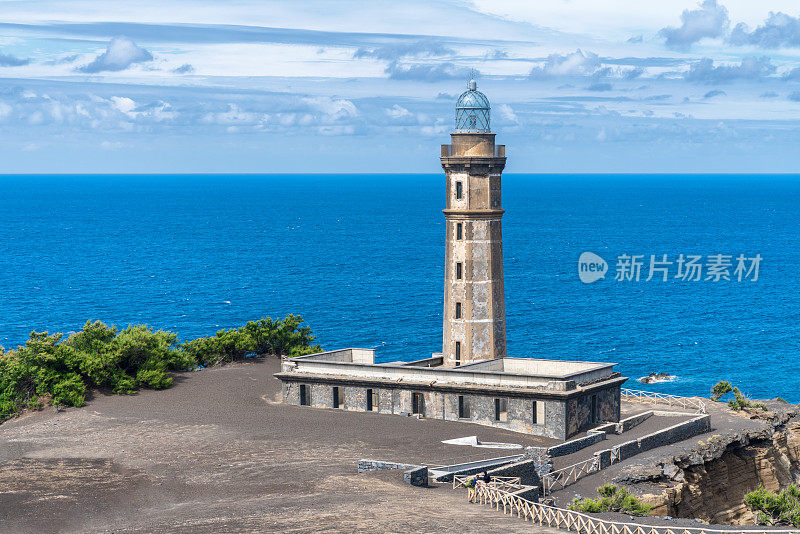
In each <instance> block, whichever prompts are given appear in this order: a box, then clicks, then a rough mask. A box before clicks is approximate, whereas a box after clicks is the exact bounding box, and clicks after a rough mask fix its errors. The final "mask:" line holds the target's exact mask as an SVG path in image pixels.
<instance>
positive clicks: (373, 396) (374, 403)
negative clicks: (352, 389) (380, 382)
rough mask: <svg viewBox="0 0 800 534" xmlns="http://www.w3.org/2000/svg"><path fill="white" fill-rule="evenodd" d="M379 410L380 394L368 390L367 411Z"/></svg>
mask: <svg viewBox="0 0 800 534" xmlns="http://www.w3.org/2000/svg"><path fill="white" fill-rule="evenodd" d="M377 409H378V392H377V391H375V390H374V389H368V390H367V411H368V412H372V411H375V410H377Z"/></svg>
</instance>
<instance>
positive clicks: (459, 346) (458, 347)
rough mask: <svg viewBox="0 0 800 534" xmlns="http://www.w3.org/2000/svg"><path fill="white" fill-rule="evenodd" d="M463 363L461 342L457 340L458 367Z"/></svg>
mask: <svg viewBox="0 0 800 534" xmlns="http://www.w3.org/2000/svg"><path fill="white" fill-rule="evenodd" d="M459 365H461V342H460V341H456V367H458V366H459Z"/></svg>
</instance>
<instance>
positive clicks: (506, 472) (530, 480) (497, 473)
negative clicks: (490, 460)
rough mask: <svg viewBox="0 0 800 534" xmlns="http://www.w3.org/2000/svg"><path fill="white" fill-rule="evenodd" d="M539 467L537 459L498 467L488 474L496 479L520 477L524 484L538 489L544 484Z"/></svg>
mask: <svg viewBox="0 0 800 534" xmlns="http://www.w3.org/2000/svg"><path fill="white" fill-rule="evenodd" d="M538 467H539V462H538V461H536V460H535V459H526V460H521V461H519V462H514V463H511V464H507V465H504V466H502V467H497V468H495V469H492V470H490V471H487V472H488V473H489V475H491V476H494V477H519V478H520V482H521V483H522V484H525V485H526V486H537V487H538V486H541V484H542V480H541V479H540V478H539V472H538V471H539V469H538Z"/></svg>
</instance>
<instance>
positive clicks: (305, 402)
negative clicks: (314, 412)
mask: <svg viewBox="0 0 800 534" xmlns="http://www.w3.org/2000/svg"><path fill="white" fill-rule="evenodd" d="M300 406H311V388H309V387H308V386H307V385H305V384H301V385H300Z"/></svg>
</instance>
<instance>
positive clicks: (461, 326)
mask: <svg viewBox="0 0 800 534" xmlns="http://www.w3.org/2000/svg"><path fill="white" fill-rule="evenodd" d="M489 115H490V106H489V100H488V99H487V98H486V96H485V95H484V94H483V93H481V92H480V91H478V89H477V84H476V83H475V80H474V79H473V80H470V82H469V89H468V90H467V91H466V92H465V93H463V94H462V95H461V96H460V97H459V99H458V103H457V104H456V128H455V132H453V133H452V134H450V141H451V144H449V145H442V167H443V168H444V172H445V176H446V184H447V186H446V190H447V193H446V194H447V202H446V209H445V210H444V217H445V219H446V226H447V238H446V245H445V276H444V342H443V347H442V353H443V355H444V364H445V365H448V366H459V365H463V364H465V363H469V362H473V361H476V360H483V359H489V358H502V357H504V356H506V312H505V295H504V291H503V233H502V226H501V219H502V217H503V211H504V210H503V209H502V207H501V203H500V178H501V175H502V172H503V168H504V167H505V164H506V157H505V145H495V143H494V134H493V133H491V129H490V121H489V118H490V117H489Z"/></svg>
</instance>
